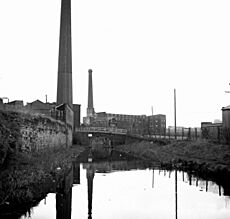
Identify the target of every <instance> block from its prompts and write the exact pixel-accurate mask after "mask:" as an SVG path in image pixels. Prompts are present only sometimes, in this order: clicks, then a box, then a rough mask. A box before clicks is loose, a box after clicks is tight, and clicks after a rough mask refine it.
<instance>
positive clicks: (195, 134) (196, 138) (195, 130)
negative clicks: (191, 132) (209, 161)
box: [195, 128, 197, 141]
mask: <svg viewBox="0 0 230 219" xmlns="http://www.w3.org/2000/svg"><path fill="white" fill-rule="evenodd" d="M195 138H196V141H197V128H195Z"/></svg>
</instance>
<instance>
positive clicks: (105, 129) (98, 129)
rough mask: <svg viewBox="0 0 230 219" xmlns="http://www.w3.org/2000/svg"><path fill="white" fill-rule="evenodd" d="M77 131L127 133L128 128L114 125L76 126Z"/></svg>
mask: <svg viewBox="0 0 230 219" xmlns="http://www.w3.org/2000/svg"><path fill="white" fill-rule="evenodd" d="M75 132H82V133H104V134H114V135H127V129H120V128H114V127H80V128H75Z"/></svg>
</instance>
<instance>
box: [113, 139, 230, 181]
mask: <svg viewBox="0 0 230 219" xmlns="http://www.w3.org/2000/svg"><path fill="white" fill-rule="evenodd" d="M116 149H117V150H120V151H123V152H125V153H128V154H131V155H134V156H136V157H139V158H141V159H143V160H147V161H151V162H156V163H158V164H159V165H160V166H162V167H165V168H175V167H176V168H178V169H184V170H186V171H196V172H198V173H202V174H206V175H218V176H219V178H220V177H223V176H224V177H227V178H230V146H229V145H220V144H214V143H209V142H205V141H194V142H193V141H191V142H190V141H174V142H171V143H168V144H165V145H162V144H161V145H160V144H158V143H156V142H155V143H153V142H147V141H143V142H139V143H133V144H129V145H120V146H117V148H116Z"/></svg>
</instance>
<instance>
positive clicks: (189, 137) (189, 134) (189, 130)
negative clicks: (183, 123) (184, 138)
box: [188, 128, 191, 140]
mask: <svg viewBox="0 0 230 219" xmlns="http://www.w3.org/2000/svg"><path fill="white" fill-rule="evenodd" d="M188 140H191V128H188Z"/></svg>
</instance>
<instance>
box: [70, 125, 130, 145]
mask: <svg viewBox="0 0 230 219" xmlns="http://www.w3.org/2000/svg"><path fill="white" fill-rule="evenodd" d="M127 134H128V131H127V129H121V128H116V127H79V128H78V127H77V128H75V130H74V137H73V139H74V144H80V145H88V144H89V141H90V138H96V137H105V138H109V139H110V140H111V142H112V145H116V144H124V143H125V141H126V136H127Z"/></svg>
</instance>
